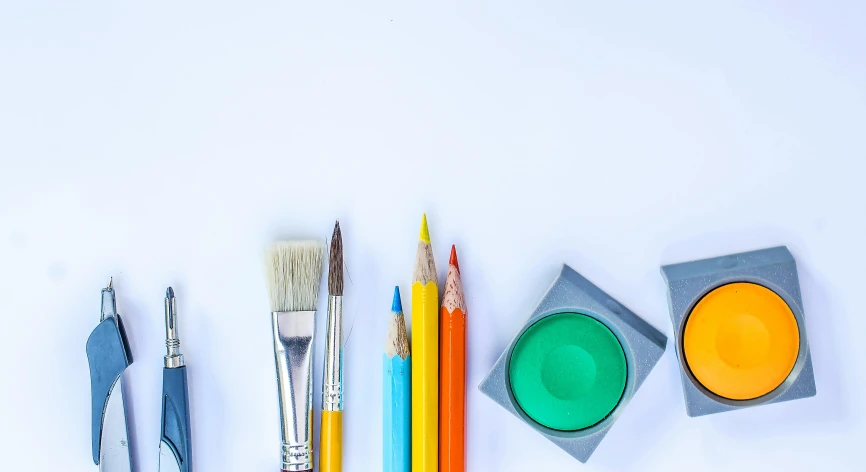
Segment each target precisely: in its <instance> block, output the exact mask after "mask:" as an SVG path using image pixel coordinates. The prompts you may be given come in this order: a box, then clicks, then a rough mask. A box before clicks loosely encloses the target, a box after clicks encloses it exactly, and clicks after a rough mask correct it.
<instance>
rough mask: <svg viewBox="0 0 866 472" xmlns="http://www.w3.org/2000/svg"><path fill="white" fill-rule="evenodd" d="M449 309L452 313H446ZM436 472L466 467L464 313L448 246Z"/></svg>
mask: <svg viewBox="0 0 866 472" xmlns="http://www.w3.org/2000/svg"><path fill="white" fill-rule="evenodd" d="M449 308H451V310H450V311H449ZM439 319H440V330H439V332H440V335H439V339H440V350H439V352H440V356H441V358H440V362H439V369H440V371H439V373H440V381H439V389H440V390H439V402H440V405H439V471H440V472H464V470H465V464H466V450H465V449H466V313H465V302H464V298H463V286H462V283H461V280H460V269H459V266H458V264H457V253H456V251H455V249H454V246H451V260H450V261H449V268H448V278H447V279H446V281H445V294H444V295H443V297H442V310H441V313H440V317H439Z"/></svg>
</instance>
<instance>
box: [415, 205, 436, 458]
mask: <svg viewBox="0 0 866 472" xmlns="http://www.w3.org/2000/svg"><path fill="white" fill-rule="evenodd" d="M438 284H439V281H438V279H437V278H436V264H435V263H434V262H433V248H432V247H431V246H430V231H429V229H428V228H427V215H423V216H422V217H421V236H420V241H418V251H417V254H416V256H415V271H414V273H413V275H412V344H413V346H414V349H412V353H413V356H412V357H413V359H414V361H413V362H414V364H415V366H414V367H415V368H414V369H412V472H438V469H439V286H438Z"/></svg>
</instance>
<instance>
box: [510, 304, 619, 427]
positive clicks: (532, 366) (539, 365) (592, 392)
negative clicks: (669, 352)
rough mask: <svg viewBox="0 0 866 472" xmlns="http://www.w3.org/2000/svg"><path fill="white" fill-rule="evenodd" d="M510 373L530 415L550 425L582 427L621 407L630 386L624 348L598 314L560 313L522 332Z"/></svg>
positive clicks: (516, 391)
mask: <svg viewBox="0 0 866 472" xmlns="http://www.w3.org/2000/svg"><path fill="white" fill-rule="evenodd" d="M508 374H509V378H510V382H511V391H512V393H513V394H514V398H515V399H517V403H518V404H519V405H520V408H522V409H523V411H524V412H525V413H526V414H527V415H528V416H529V417H530V418H532V419H533V420H535V421H536V422H538V423H539V424H541V425H544V426H546V427H548V428H551V429H556V430H560V431H577V430H580V429H585V428H589V427H590V426H592V425H594V424H596V423H598V422H599V421H601V420H603V419H604V418H605V417H607V415H609V414H610V412H611V411H613V409H614V408H616V405H617V404H618V403H619V400H620V398H622V393H623V391H624V390H625V378H626V363H625V353H624V352H623V350H622V346H621V345H620V343H619V341H618V340H617V339H616V336H614V334H613V333H612V332H611V331H610V329H608V328H607V327H606V326H605V325H603V324H601V323H599V322H598V321H596V320H595V319H593V318H591V317H589V316H586V315H581V314H579V313H558V314H556V315H551V316H548V317H545V318H543V319H541V320H540V321H538V322H536V323H535V324H533V325H532V326H530V327H529V329H527V330H526V331H525V332H524V333H523V335H521V336H520V339H519V340H517V344H516V345H515V346H514V350H513V351H512V352H511V361H510V366H509V369H508Z"/></svg>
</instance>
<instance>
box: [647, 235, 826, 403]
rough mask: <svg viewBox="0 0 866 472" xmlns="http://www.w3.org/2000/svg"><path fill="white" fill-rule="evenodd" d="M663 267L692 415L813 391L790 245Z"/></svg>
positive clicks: (687, 398) (684, 389)
mask: <svg viewBox="0 0 866 472" xmlns="http://www.w3.org/2000/svg"><path fill="white" fill-rule="evenodd" d="M661 270H662V275H663V276H664V278H665V281H666V282H667V284H668V305H669V307H670V313H671V321H672V322H673V325H674V333H675V337H676V341H677V357H678V359H679V362H680V367H681V369H680V374H681V378H682V385H683V394H684V395H685V400H686V412H687V413H688V414H689V416H702V415H708V414H712V413H719V412H723V411H730V410H736V409H740V408H745V407H750V406H756V405H764V404H769V403H777V402H783V401H787V400H795V399H799V398H806V397H811V396H813V395H815V393H816V389H815V376H814V373H813V371H812V360H811V356H810V353H809V343H808V341H807V339H806V323H805V314H804V312H803V300H802V299H801V297H800V282H799V279H798V276H797V264H796V262H795V261H794V257H793V256H792V255H791V253H790V251H788V249H787V248H786V247H775V248H770V249H763V250H760V251H752V252H744V253H740V254H733V255H729V256H722V257H716V258H712V259H704V260H698V261H692V262H684V263H680V264H671V265H666V266H663V267H662V268H661Z"/></svg>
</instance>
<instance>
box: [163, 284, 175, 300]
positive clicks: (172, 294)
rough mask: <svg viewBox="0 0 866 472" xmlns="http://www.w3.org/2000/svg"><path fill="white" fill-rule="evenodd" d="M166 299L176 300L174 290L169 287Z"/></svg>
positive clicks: (166, 291)
mask: <svg viewBox="0 0 866 472" xmlns="http://www.w3.org/2000/svg"><path fill="white" fill-rule="evenodd" d="M165 298H168V299H172V298H174V289H173V288H171V287H169V288H167V289H165Z"/></svg>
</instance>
